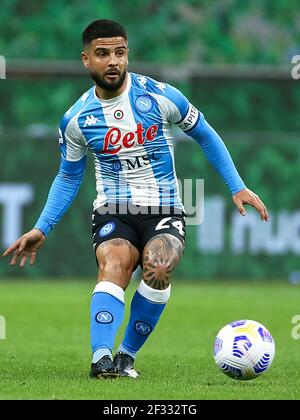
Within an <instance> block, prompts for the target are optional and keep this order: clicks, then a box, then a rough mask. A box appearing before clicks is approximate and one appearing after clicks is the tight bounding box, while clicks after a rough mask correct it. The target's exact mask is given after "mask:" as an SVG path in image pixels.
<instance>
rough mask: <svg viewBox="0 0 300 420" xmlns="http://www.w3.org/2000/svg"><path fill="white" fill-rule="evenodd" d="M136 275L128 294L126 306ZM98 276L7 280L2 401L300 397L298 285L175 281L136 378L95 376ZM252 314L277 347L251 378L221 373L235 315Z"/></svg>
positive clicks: (1, 299) (1, 309) (0, 349)
mask: <svg viewBox="0 0 300 420" xmlns="http://www.w3.org/2000/svg"><path fill="white" fill-rule="evenodd" d="M135 287H136V283H133V285H132V287H131V288H130V289H129V290H128V291H127V293H126V302H127V305H126V306H127V309H126V315H125V319H124V322H123V324H122V328H121V331H120V333H119V334H118V336H117V340H116V343H115V344H116V346H118V345H119V342H120V340H121V333H122V332H123V331H124V328H125V322H126V320H127V319H128V312H129V311H128V309H129V308H128V306H129V302H130V298H131V296H132V294H133V292H134V289H135ZM93 288H94V283H93V281H58V280H52V281H51V280H50V279H49V281H41V282H39V281H28V280H24V279H22V280H18V281H15V280H6V281H3V280H1V282H0V315H2V316H4V317H5V320H6V339H1V340H0V399H10V400H11V399H104V400H130V399H132V400H155V399H160V400H164V399H166V400H167V399H171V400H186V399H188V400H203V399H299V397H300V364H299V357H298V355H299V348H300V340H297V339H293V338H292V334H291V332H292V328H293V327H294V326H293V324H292V317H293V316H294V315H297V314H300V307H299V297H298V296H299V290H298V288H297V286H292V285H289V284H283V283H276V282H264V283H263V284H262V283H255V282H252V283H247V282H239V283H224V282H218V283H217V282H215V283H208V282H204V283H203V282H198V284H197V283H187V282H183V281H182V282H181V281H180V280H176V281H174V283H173V289H172V295H171V299H170V302H169V303H168V305H167V307H166V310H165V312H164V314H163V316H162V318H161V320H160V322H159V324H158V327H157V328H156V330H155V331H154V332H153V334H152V336H150V338H149V340H148V342H147V343H146V345H145V346H144V348H143V349H142V350H141V351H140V353H139V355H138V358H137V360H136V368H137V369H138V370H139V371H140V372H141V376H140V378H139V379H138V380H132V379H128V378H120V379H116V380H91V379H90V378H89V366H90V360H91V355H90V348H89V303H90V297H91V292H92V290H93ZM243 318H248V319H254V320H257V321H260V322H262V323H263V324H265V326H266V327H267V328H268V329H269V330H270V332H271V334H272V335H273V337H274V339H275V343H276V355H275V359H274V362H273V364H272V366H271V368H270V370H269V371H268V372H266V373H265V374H264V375H262V376H261V377H260V378H258V379H255V380H252V381H245V382H240V381H235V380H232V379H231V378H228V377H226V376H225V375H224V374H223V373H221V372H220V371H219V370H218V368H217V366H216V365H215V362H214V360H213V356H212V347H213V342H214V338H215V335H216V333H217V332H218V331H219V329H220V328H221V327H223V326H224V325H225V324H226V323H227V322H230V321H233V320H236V319H243Z"/></svg>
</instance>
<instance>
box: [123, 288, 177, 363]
mask: <svg viewBox="0 0 300 420" xmlns="http://www.w3.org/2000/svg"><path fill="white" fill-rule="evenodd" d="M169 297H170V286H169V287H168V289H165V290H156V289H152V288H151V287H149V286H148V285H146V283H145V282H144V281H143V280H142V281H141V284H140V286H139V288H138V290H137V291H136V292H135V294H134V296H133V299H132V302H131V309H130V318H129V322H128V325H127V328H126V331H125V336H124V339H123V341H122V344H121V345H120V347H119V348H118V351H122V352H125V353H127V354H129V355H130V356H132V357H133V358H135V357H136V353H137V351H138V350H139V349H140V348H141V347H142V346H143V344H144V343H145V341H146V340H147V338H148V337H149V335H150V334H151V332H152V331H153V330H154V328H155V326H156V324H157V322H158V320H159V318H160V316H161V314H162V311H163V310H164V308H165V306H166V303H167V301H168V299H169Z"/></svg>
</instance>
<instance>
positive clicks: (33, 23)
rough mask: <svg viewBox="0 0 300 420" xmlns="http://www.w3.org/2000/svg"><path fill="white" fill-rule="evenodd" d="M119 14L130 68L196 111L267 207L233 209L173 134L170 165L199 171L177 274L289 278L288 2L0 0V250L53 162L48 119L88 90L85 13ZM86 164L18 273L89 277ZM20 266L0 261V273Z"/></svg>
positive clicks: (295, 242) (34, 207) (297, 215)
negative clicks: (0, 68)
mask: <svg viewBox="0 0 300 420" xmlns="http://www.w3.org/2000/svg"><path fill="white" fill-rule="evenodd" d="M98 18H108V19H114V20H117V21H120V22H121V23H122V24H123V25H124V26H125V28H126V29H127V32H128V35H129V48H130V62H129V70H130V71H135V72H141V73H143V74H146V75H149V76H152V77H155V78H157V79H158V80H160V81H164V82H168V83H170V84H172V85H174V86H176V87H177V88H179V89H180V90H182V92H183V93H184V94H185V95H186V96H187V97H188V98H189V99H190V100H191V102H192V103H193V104H194V105H195V106H197V107H198V108H199V109H200V110H201V111H202V112H203V113H204V114H205V116H206V118H207V120H208V121H209V122H210V124H211V125H212V126H213V127H214V128H215V129H216V130H217V131H218V132H219V134H220V135H221V136H222V138H223V140H224V142H225V143H226V145H227V147H228V149H229V151H230V153H231V154H232V157H233V159H234V161H235V163H236V166H237V168H238V170H239V172H240V174H241V175H242V177H243V178H244V180H245V183H246V185H247V186H248V187H249V188H250V189H252V190H254V191H255V192H256V193H258V194H259V195H260V196H261V198H262V199H263V201H264V202H265V203H266V204H267V206H268V208H269V211H270V213H271V219H270V222H268V223H263V222H260V219H259V216H258V215H257V214H256V213H255V212H253V211H251V210H250V209H249V210H248V213H247V217H246V218H241V217H240V216H239V214H238V213H237V211H236V209H235V207H234V205H233V203H232V201H231V196H230V193H229V192H228V191H227V189H226V186H225V184H224V183H223V181H222V179H220V177H219V176H218V175H217V174H216V173H215V172H214V170H213V169H212V168H211V167H210V165H209V164H208V162H207V161H206V160H205V158H204V156H203V155H202V153H201V150H200V149H199V147H198V145H197V144H196V143H195V142H193V140H192V139H188V138H187V137H186V136H185V135H183V134H182V133H180V132H178V131H175V132H174V135H175V144H176V150H175V154H176V157H177V158H176V168H177V173H178V176H179V178H180V179H181V180H183V179H187V178H188V179H197V178H203V179H204V180H205V216H204V223H203V224H202V225H200V226H189V227H188V231H187V247H186V252H185V255H184V257H183V259H182V261H181V263H180V265H179V266H178V268H177V270H176V275H177V276H178V277H181V278H185V279H210V278H215V279H235V278H236V279H244V278H251V279H255V280H262V279H271V278H272V279H274V278H276V279H282V280H284V281H288V280H290V281H293V282H297V281H300V274H299V271H300V259H299V256H300V210H299V208H300V194H299V179H300V148H299V133H300V119H299V109H300V89H299V87H300V81H299V79H298V80H296V79H293V78H292V75H291V74H292V73H291V72H292V68H293V66H294V64H292V62H291V60H292V57H293V56H295V55H297V54H300V6H299V2H298V1H296V0H274V1H267V0H264V1H263V0H261V1H259V0H253V1H245V2H242V1H238V0H215V1H208V0H205V1H203V0H202V1H199V0H198V1H193V0H190V1H180V0H177V1H164V0H159V1H157V0H144V1H137V0H127V1H123V2H118V3H116V2H113V1H99V0H98V1H96V0H89V1H88V2H82V1H77V0H74V1H72V2H66V1H62V0H52V1H50V0H45V1H43V2H37V1H35V0H27V1H20V0H2V2H1V8H0V55H2V56H4V57H5V59H6V79H4V80H0V109H1V113H0V156H1V161H0V163H1V166H0V167H1V177H0V208H1V213H0V214H1V218H0V220H1V223H0V242H1V249H3V250H4V249H5V248H6V247H7V246H8V245H9V244H10V243H11V241H12V240H14V239H16V238H15V236H16V235H17V234H21V233H22V232H24V231H27V230H29V229H30V228H31V227H32V225H33V224H34V223H35V221H36V219H37V218H38V215H39V213H40V211H41V210H42V208H43V205H44V202H45V200H46V198H47V193H48V190H49V187H50V184H51V182H52V179H53V178H54V176H55V174H56V171H57V168H58V165H59V150H58V147H57V128H56V127H57V126H58V124H59V120H60V118H61V117H62V115H63V114H64V113H65V111H66V110H67V109H68V108H69V107H70V106H71V105H72V104H73V102H74V101H75V100H76V99H77V98H78V97H79V96H80V95H81V94H82V93H83V92H84V91H85V90H87V89H88V88H89V87H90V86H91V80H90V79H89V77H88V74H86V73H85V72H84V70H83V69H82V66H81V62H80V52H81V33H82V31H83V29H84V28H85V27H86V26H87V25H88V24H89V23H90V22H91V21H93V20H95V19H98ZM94 197H95V180H94V174H93V164H92V162H91V161H90V162H89V165H88V170H87V173H86V175H85V180H84V182H83V185H82V187H81V190H80V192H79V194H78V196H77V198H76V200H75V202H74V203H73V205H72V208H71V209H70V210H69V211H68V213H67V214H66V215H65V216H64V218H63V220H62V221H61V222H60V223H59V225H58V226H57V227H56V229H55V230H54V231H53V232H52V233H51V234H50V236H49V239H48V241H47V243H46V246H45V247H43V248H42V249H41V251H40V253H39V257H38V262H37V264H36V266H34V267H33V268H27V267H26V268H25V269H24V270H23V271H22V273H23V274H22V275H23V276H30V277H38V278H42V277H46V276H57V277H66V276H67V277H75V276H76V277H77V276H78V277H82V276H95V275H96V272H97V269H96V265H95V260H94V255H93V251H92V246H91V236H90V216H91V207H92V201H93V199H94ZM20 274H21V270H20V269H19V268H17V267H15V268H12V267H9V265H8V261H5V260H3V259H2V260H1V265H0V275H1V276H3V277H8V276H12V277H13V276H16V277H19V276H20Z"/></svg>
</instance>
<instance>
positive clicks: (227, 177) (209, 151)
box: [186, 111, 269, 221]
mask: <svg viewBox="0 0 300 420" xmlns="http://www.w3.org/2000/svg"><path fill="white" fill-rule="evenodd" d="M198 113H199V119H198V122H197V123H196V124H195V126H194V127H193V128H192V129H191V130H189V131H188V132H186V134H188V135H189V136H191V137H192V138H193V139H195V140H196V141H197V143H198V144H199V145H200V147H201V148H202V150H203V152H204V154H205V156H206V157H207V159H208V160H209V161H210V162H211V164H212V165H213V166H214V167H215V169H216V170H217V171H218V173H219V174H220V175H221V176H222V177H223V179H224V181H225V183H226V185H227V186H228V188H229V190H230V191H231V193H232V199H233V202H234V204H235V205H236V206H237V208H238V210H239V212H240V213H241V215H242V216H245V214H246V210H245V207H244V205H245V204H249V205H251V206H252V207H254V208H255V209H256V210H257V211H258V212H259V214H260V217H261V220H265V221H268V219H269V216H268V211H267V208H266V206H265V204H264V203H263V202H262V200H261V199H260V197H259V196H258V195H257V194H256V193H255V192H253V191H251V190H250V189H248V188H247V187H246V185H245V184H244V182H243V180H242V178H241V177H240V175H239V173H238V171H237V169H236V167H235V165H234V163H233V160H232V158H231V156H230V153H229V151H228V149H227V147H226V146H225V144H224V142H223V140H222V139H221V137H220V136H219V134H218V133H217V132H216V131H215V130H214V129H213V128H212V127H211V126H210V125H209V124H208V122H207V121H206V120H205V118H204V115H203V114H201V113H200V112H199V111H198Z"/></svg>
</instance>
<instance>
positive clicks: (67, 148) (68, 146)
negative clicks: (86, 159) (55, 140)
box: [58, 114, 87, 161]
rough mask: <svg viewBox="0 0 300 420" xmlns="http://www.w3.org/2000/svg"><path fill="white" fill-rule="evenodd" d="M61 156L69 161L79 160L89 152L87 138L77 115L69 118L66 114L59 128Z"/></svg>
mask: <svg viewBox="0 0 300 420" xmlns="http://www.w3.org/2000/svg"><path fill="white" fill-rule="evenodd" d="M58 132H59V145H60V151H61V156H62V157H63V158H64V159H66V160H68V161H77V160H80V159H82V158H83V156H85V155H86V153H87V146H86V141H85V138H84V136H83V134H82V131H81V130H80V127H79V125H78V118H77V115H75V116H73V118H72V119H69V117H68V116H67V114H65V115H64V117H63V118H62V120H61V122H60V126H59V129H58Z"/></svg>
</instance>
